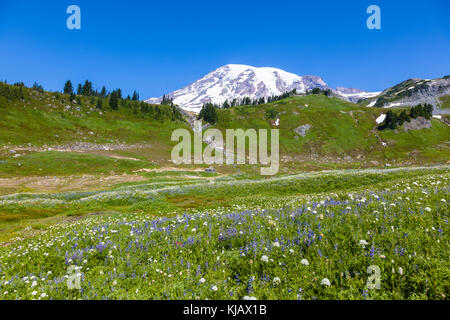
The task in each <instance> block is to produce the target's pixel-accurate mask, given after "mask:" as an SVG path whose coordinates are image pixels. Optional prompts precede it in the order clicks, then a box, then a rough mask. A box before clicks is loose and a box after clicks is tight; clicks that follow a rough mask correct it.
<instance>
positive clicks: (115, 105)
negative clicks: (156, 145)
mask: <svg viewBox="0 0 450 320" xmlns="http://www.w3.org/2000/svg"><path fill="white" fill-rule="evenodd" d="M63 92H64V93H65V94H68V95H70V98H71V99H75V100H76V101H77V102H78V101H79V100H80V99H77V98H78V97H79V96H85V97H90V98H91V103H92V104H95V106H96V108H98V109H105V108H107V107H109V108H110V109H111V110H113V111H117V110H119V109H128V110H132V111H133V113H134V114H136V115H141V116H142V117H148V118H151V119H153V120H160V121H164V120H172V121H179V120H182V119H183V115H182V114H181V112H180V111H179V110H178V108H177V107H176V106H175V105H173V103H172V99H165V96H164V99H163V100H164V103H162V104H163V105H161V106H159V105H150V104H148V103H146V102H144V101H140V100H139V94H138V93H137V92H136V90H134V91H133V95H132V96H131V97H130V95H128V96H127V97H126V98H124V97H123V96H122V90H121V89H120V88H118V89H116V90H113V91H111V92H109V91H106V87H105V86H103V87H102V89H101V90H100V91H97V90H95V89H94V88H93V85H92V82H90V81H89V80H86V81H85V82H84V84H78V86H77V92H76V95H77V97H75V92H74V89H73V85H72V82H71V81H70V80H67V81H66V83H65V85H64V90H63Z"/></svg>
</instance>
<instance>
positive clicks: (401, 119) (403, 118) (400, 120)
mask: <svg viewBox="0 0 450 320" xmlns="http://www.w3.org/2000/svg"><path fill="white" fill-rule="evenodd" d="M409 120H410V119H409V116H408V114H407V113H406V111H405V110H403V111H402V112H400V115H399V116H398V124H399V125H402V124H403V123H405V122H406V121H408V122H409Z"/></svg>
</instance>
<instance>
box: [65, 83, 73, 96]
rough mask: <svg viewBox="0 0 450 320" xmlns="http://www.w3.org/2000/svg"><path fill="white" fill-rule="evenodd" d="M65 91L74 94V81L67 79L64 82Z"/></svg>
mask: <svg viewBox="0 0 450 320" xmlns="http://www.w3.org/2000/svg"><path fill="white" fill-rule="evenodd" d="M64 93H65V94H70V95H72V94H73V87H72V82H71V81H70V80H67V81H66V83H65V84H64Z"/></svg>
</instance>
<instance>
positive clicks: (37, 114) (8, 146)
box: [0, 83, 189, 176]
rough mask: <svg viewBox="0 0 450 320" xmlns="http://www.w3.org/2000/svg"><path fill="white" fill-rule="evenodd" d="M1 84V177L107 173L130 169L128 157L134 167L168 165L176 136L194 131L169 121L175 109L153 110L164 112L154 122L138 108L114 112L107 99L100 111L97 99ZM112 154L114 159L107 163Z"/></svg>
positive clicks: (160, 107) (120, 108)
mask: <svg viewBox="0 0 450 320" xmlns="http://www.w3.org/2000/svg"><path fill="white" fill-rule="evenodd" d="M0 85H1V86H2V90H0V176H2V175H4V174H12V173H17V174H19V175H26V174H56V175H58V174H72V173H89V172H93V171H96V168H97V167H103V169H104V171H106V170H113V169H114V167H122V166H125V167H127V166H128V167H129V165H127V163H126V162H130V159H126V158H133V159H134V161H135V162H136V163H135V165H133V166H131V167H135V166H136V164H137V166H140V167H143V166H144V164H143V163H140V162H146V165H145V166H148V165H149V164H155V163H162V162H163V163H166V162H167V160H168V159H169V158H170V151H171V148H172V146H173V145H174V144H175V143H172V142H171V141H170V136H171V133H172V131H173V130H174V129H176V128H180V127H185V128H189V125H188V124H187V123H186V122H184V121H180V120H177V121H173V120H171V119H170V113H171V112H172V110H171V107H170V106H151V105H149V108H155V110H157V111H158V112H160V113H161V116H160V118H161V119H160V120H155V119H154V118H151V117H149V115H148V113H143V112H141V110H140V109H139V108H136V105H137V104H136V105H134V106H132V107H133V108H131V107H119V109H118V110H112V109H111V108H110V107H109V106H108V100H107V98H105V99H104V101H103V106H102V107H101V108H98V107H97V106H96V101H97V100H96V98H94V97H84V96H77V97H76V100H75V99H74V100H71V99H70V97H69V96H68V95H65V94H61V93H57V92H56V93H55V92H45V91H38V90H33V89H31V88H25V87H18V86H11V85H5V84H4V83H0ZM15 93H16V94H15ZM124 105H125V106H127V104H126V103H124ZM165 115H168V116H166V117H165ZM54 149H57V150H58V151H66V153H65V154H64V155H63V154H61V152H52V151H53V150H54ZM47 151H50V152H47ZM42 152H47V153H42ZM80 152H83V154H81V153H80ZM85 153H89V154H85ZM111 155H112V156H114V157H115V158H111V159H105V158H104V156H111ZM102 156H103V158H102ZM133 159H131V160H133ZM136 160H139V161H136ZM119 171H120V170H119Z"/></svg>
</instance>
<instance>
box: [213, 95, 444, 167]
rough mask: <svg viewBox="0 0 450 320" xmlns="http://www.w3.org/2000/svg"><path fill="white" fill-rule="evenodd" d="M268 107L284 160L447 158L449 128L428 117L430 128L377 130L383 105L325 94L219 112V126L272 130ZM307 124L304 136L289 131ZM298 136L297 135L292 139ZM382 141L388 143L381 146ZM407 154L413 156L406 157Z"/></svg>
mask: <svg viewBox="0 0 450 320" xmlns="http://www.w3.org/2000/svg"><path fill="white" fill-rule="evenodd" d="M268 110H274V111H275V113H277V115H276V117H275V118H279V119H280V124H279V126H278V127H275V126H272V128H279V129H280V150H281V152H282V155H283V156H284V158H285V159H291V160H294V161H295V160H306V161H308V160H314V161H318V162H325V163H339V162H351V163H355V164H360V165H370V164H372V165H373V164H377V163H378V164H383V163H384V162H386V161H394V160H395V161H399V162H404V163H405V164H411V163H421V162H431V163H432V162H441V161H447V160H448V159H449V155H450V153H449V148H448V147H449V146H448V144H447V142H448V140H449V138H450V129H449V128H448V126H447V125H446V124H444V123H443V122H441V121H439V120H436V119H433V120H432V128H430V129H421V130H415V131H409V132H408V133H404V132H403V131H402V130H401V128H399V129H398V130H396V131H392V130H384V131H381V132H379V131H377V130H376V126H377V124H376V121H375V120H376V118H377V117H378V116H379V115H380V114H382V113H385V112H386V109H381V108H367V107H363V106H360V105H357V104H353V103H349V102H345V101H342V100H340V99H338V98H329V97H327V96H324V95H308V96H299V97H291V98H287V99H284V100H280V101H277V102H274V103H270V104H265V105H258V106H242V107H236V108H230V109H221V110H219V111H218V119H219V120H218V123H217V125H216V127H217V128H219V129H225V128H267V129H269V128H271V125H270V121H269V120H268V119H267V118H266V113H267V111H268ZM305 124H309V125H310V126H311V128H310V129H309V131H308V132H307V133H306V135H305V136H304V137H302V136H300V135H298V134H297V133H295V132H294V129H295V128H296V127H298V126H301V125H305ZM296 136H297V138H296ZM382 142H385V143H386V144H387V145H386V146H383V144H382ZM411 152H413V153H414V157H413V158H411V156H410V154H411Z"/></svg>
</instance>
